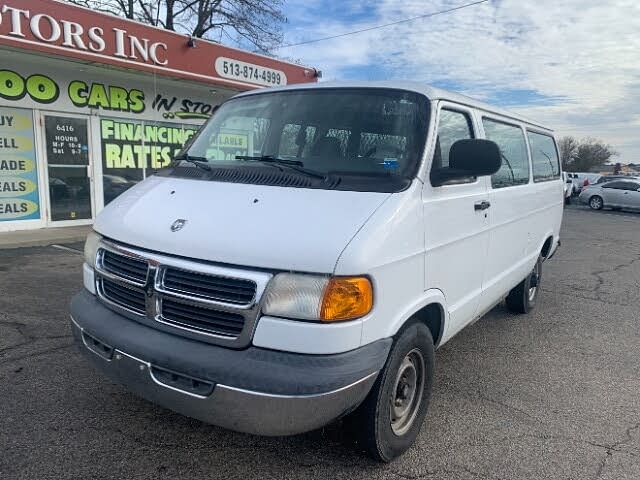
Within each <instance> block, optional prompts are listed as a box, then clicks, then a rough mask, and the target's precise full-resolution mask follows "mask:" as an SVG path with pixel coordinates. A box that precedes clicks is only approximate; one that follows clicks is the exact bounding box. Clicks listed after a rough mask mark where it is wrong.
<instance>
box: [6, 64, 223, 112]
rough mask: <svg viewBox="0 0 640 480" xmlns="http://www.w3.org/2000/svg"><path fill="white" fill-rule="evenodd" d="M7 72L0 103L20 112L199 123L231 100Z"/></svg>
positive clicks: (112, 79) (145, 84) (204, 92)
mask: <svg viewBox="0 0 640 480" xmlns="http://www.w3.org/2000/svg"><path fill="white" fill-rule="evenodd" d="M3 67H4V65H3V66H1V67H0V102H2V101H3V100H4V101H10V102H16V104H19V105H20V106H33V107H35V108H48V109H51V108H53V107H57V108H62V109H64V110H69V111H77V112H78V113H91V111H101V112H117V113H118V115H123V116H128V117H140V118H153V117H157V118H171V119H175V120H176V121H185V122H192V123H193V122H197V123H200V122H202V121H204V120H206V119H207V118H209V117H210V116H211V114H212V112H213V111H214V110H215V108H216V106H217V105H219V104H220V103H221V102H222V101H223V100H225V99H226V98H228V95H226V96H224V97H223V96H221V95H217V96H216V95H212V94H211V92H210V91H209V90H208V89H198V90H195V89H193V88H191V89H189V90H187V89H185V90H183V91H180V90H178V89H176V88H175V87H172V88H171V89H169V88H162V89H161V90H159V89H158V85H157V83H158V82H156V84H150V83H149V81H148V80H147V79H145V80H143V81H142V82H141V83H138V82H131V83H128V82H126V81H124V80H123V79H122V78H118V77H117V76H115V75H109V76H103V78H101V79H99V80H95V79H89V78H82V77H81V76H68V72H62V71H61V72H60V74H59V75H55V73H56V72H55V70H52V69H50V68H43V69H42V70H35V71H34V69H33V66H30V67H27V66H25V68H24V69H18V68H15V67H13V66H12V68H11V69H8V68H3ZM45 71H46V72H47V73H44V72H45ZM72 75H73V73H72ZM136 83H137V84H136ZM165 92H171V93H165ZM18 102H19V103H18Z"/></svg>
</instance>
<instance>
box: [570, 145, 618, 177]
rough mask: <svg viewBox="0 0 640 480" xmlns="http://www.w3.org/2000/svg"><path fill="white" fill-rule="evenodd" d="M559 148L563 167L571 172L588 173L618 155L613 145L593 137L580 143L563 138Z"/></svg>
mask: <svg viewBox="0 0 640 480" xmlns="http://www.w3.org/2000/svg"><path fill="white" fill-rule="evenodd" d="M559 146H560V156H561V158H562V166H563V168H564V169H565V170H567V171H570V172H588V171H589V170H591V169H592V168H593V167H599V166H602V165H604V164H605V163H607V161H608V160H609V159H610V158H611V157H614V156H616V155H618V152H616V151H615V150H614V149H613V148H612V147H611V145H608V144H605V143H604V142H602V141H601V140H597V139H595V138H591V137H588V138H583V139H582V140H579V141H578V140H576V139H575V138H573V137H563V138H561V139H560V141H559Z"/></svg>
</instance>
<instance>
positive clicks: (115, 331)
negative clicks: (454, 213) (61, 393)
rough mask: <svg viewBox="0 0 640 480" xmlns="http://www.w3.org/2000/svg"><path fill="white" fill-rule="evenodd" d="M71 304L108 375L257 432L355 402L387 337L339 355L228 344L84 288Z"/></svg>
mask: <svg viewBox="0 0 640 480" xmlns="http://www.w3.org/2000/svg"><path fill="white" fill-rule="evenodd" d="M71 310H72V329H73V333H74V337H75V338H76V343H77V344H78V345H79V346H80V349H81V351H82V352H83V353H84V354H85V356H86V357H87V358H88V359H89V360H90V361H91V363H93V365H95V366H96V367H97V368H98V369H99V370H100V371H102V372H103V373H104V374H105V375H106V376H108V377H109V378H111V379H112V380H114V381H116V382H118V383H121V384H123V385H125V386H126V387H127V388H128V389H129V390H131V391H133V392H135V393H137V394H138V395H140V396H142V397H144V398H146V399H148V400H150V401H152V402H155V403H158V404H159V405H162V406H164V407H166V408H169V409H171V410H174V411H176V412H178V413H182V414H184V415H187V416H189V417H193V418H197V419H199V420H202V421H205V422H207V423H211V424H214V425H219V426H221V427H225V428H229V429H231V430H236V431H241V432H247V433H254V434H258V435H292V434H296V433H302V432H306V431H309V430H313V429H316V428H319V427H322V426H324V425H326V424H327V423H329V422H331V421H332V420H334V419H336V418H338V417H340V416H342V415H343V414H345V413H347V412H349V411H351V410H352V409H354V408H355V407H357V406H358V405H359V404H360V403H361V402H362V401H363V400H364V399H365V397H366V396H367V394H368V393H369V391H370V389H371V386H372V385H373V383H374V382H375V380H376V377H377V375H378V371H379V370H380V369H381V368H382V366H383V365H384V362H385V360H386V357H387V354H388V351H389V347H390V344H391V340H390V339H386V340H382V341H380V342H375V343H374V344H371V345H368V346H365V347H361V348H360V349H357V350H355V351H352V352H345V353H344V354H336V355H302V354H293V353H286V352H275V351H270V350H264V349H258V348H256V347H250V348H249V349H245V350H230V349H226V348H222V347H217V346H213V345H209V344H205V343H202V342H197V341H193V340H190V339H186V338H184V337H179V336H174V335H171V334H168V333H165V332H161V331H159V330H155V329H152V328H149V327H147V326H145V325H142V324H140V323H138V322H135V321H133V320H130V319H127V318H125V317H123V316H122V315H119V314H117V313H115V312H113V311H111V310H109V309H108V308H106V307H105V306H103V305H102V304H100V303H99V302H98V301H97V300H96V299H95V297H93V296H92V295H90V294H89V293H88V292H83V293H81V294H79V295H77V296H76V297H75V298H74V300H73V301H72V308H71Z"/></svg>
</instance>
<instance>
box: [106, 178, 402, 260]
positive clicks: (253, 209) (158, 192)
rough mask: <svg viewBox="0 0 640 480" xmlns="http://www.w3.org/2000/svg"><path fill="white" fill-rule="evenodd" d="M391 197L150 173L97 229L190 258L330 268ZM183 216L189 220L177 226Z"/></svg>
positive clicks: (110, 210) (112, 207) (121, 239)
mask: <svg viewBox="0 0 640 480" xmlns="http://www.w3.org/2000/svg"><path fill="white" fill-rule="evenodd" d="M390 195H391V194H390V193H378V192H350V191H337V190H319V189H305V188H289V187H274V186H264V185H247V184H239V183H223V182H212V181H202V180H191V179H183V178H171V177H157V176H153V177H149V178H147V179H146V180H145V181H143V182H141V183H139V184H137V185H136V186H134V187H133V188H131V189H129V190H128V191H126V192H125V193H123V194H122V195H120V196H119V197H118V198H116V199H115V200H114V201H113V202H111V203H110V204H109V205H108V206H107V207H106V208H105V209H104V210H103V211H102V212H101V213H100V214H99V215H98V216H97V218H96V222H95V224H94V229H95V230H96V231H97V232H98V233H100V234H101V235H104V236H105V237H107V238H110V239H112V240H116V241H119V242H122V243H126V244H129V245H132V246H137V247H141V248H146V249H149V250H153V251H156V252H162V253H168V254H173V255H179V256H183V257H188V258H194V259H199V260H208V261H212V262H219V263H225V264H230V265H237V266H246V267H256V268H267V269H278V270H294V271H302V272H318V273H332V272H333V270H334V268H335V265H336V262H337V259H338V256H339V255H340V253H341V252H342V250H343V249H344V248H345V246H346V245H347V243H348V242H349V241H350V240H351V239H352V238H353V236H354V235H355V234H356V233H357V232H358V230H359V229H360V228H361V227H362V225H364V223H365V222H366V221H367V219H368V218H369V217H370V216H371V215H372V214H373V212H374V211H375V210H376V209H377V208H378V207H379V206H380V205H381V204H382V203H383V202H384V201H385V200H386V199H387V198H389V196H390ZM179 219H181V220H185V221H186V222H184V226H183V227H182V228H181V229H180V230H177V231H172V229H171V226H172V224H173V223H174V222H175V221H176V220H179ZM354 273H355V272H354Z"/></svg>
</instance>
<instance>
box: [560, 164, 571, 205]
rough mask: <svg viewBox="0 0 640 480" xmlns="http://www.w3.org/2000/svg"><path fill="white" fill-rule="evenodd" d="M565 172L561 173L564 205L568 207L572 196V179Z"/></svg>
mask: <svg viewBox="0 0 640 480" xmlns="http://www.w3.org/2000/svg"><path fill="white" fill-rule="evenodd" d="M569 175H570V174H569V173H567V172H562V181H563V182H564V203H565V205H568V204H570V203H571V196H572V195H573V190H574V186H573V178H571V177H570V176H569Z"/></svg>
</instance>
